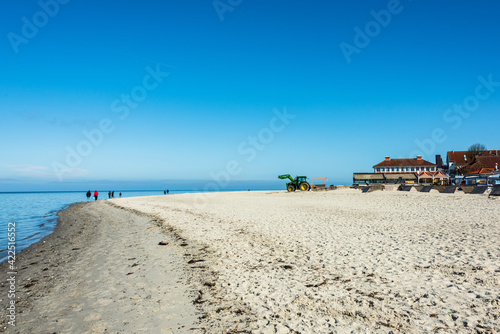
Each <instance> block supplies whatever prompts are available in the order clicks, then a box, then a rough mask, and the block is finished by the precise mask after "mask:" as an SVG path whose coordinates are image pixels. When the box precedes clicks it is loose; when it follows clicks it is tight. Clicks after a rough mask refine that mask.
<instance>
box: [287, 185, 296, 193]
mask: <svg viewBox="0 0 500 334" xmlns="http://www.w3.org/2000/svg"><path fill="white" fill-rule="evenodd" d="M286 190H288V192H289V193H291V192H294V191H295V186H294V185H293V184H290V185H289V186H288V187H287V188H286Z"/></svg>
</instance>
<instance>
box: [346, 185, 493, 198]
mask: <svg viewBox="0 0 500 334" xmlns="http://www.w3.org/2000/svg"><path fill="white" fill-rule="evenodd" d="M412 187H415V189H417V191H419V192H421V193H428V192H430V191H431V190H432V189H436V190H437V191H439V192H440V193H443V194H453V193H455V191H456V190H457V189H458V188H459V187H458V186H438V185H427V186H424V185H416V186H413V185H403V184H402V185H400V186H399V188H398V190H399V191H410V190H411V189H412ZM352 188H354V189H361V192H363V193H369V192H372V191H375V190H384V185H383V184H375V185H371V186H364V187H361V188H359V185H358V184H355V185H353V187H352ZM460 189H461V190H462V191H463V192H464V193H466V194H472V195H481V194H484V193H485V192H486V189H488V187H487V186H484V185H479V186H461V187H460ZM489 196H500V185H495V186H493V189H492V190H491V192H490V194H489ZM489 196H488V197H489Z"/></svg>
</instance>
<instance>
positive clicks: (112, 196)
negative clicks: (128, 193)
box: [87, 190, 122, 202]
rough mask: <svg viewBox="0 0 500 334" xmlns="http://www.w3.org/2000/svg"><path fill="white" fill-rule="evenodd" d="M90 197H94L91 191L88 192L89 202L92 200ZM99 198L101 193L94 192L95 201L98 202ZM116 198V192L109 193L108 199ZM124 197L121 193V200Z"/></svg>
mask: <svg viewBox="0 0 500 334" xmlns="http://www.w3.org/2000/svg"><path fill="white" fill-rule="evenodd" d="M90 197H92V193H91V192H90V190H89V191H87V202H88V201H89V200H90ZM98 197H99V192H98V191H97V190H96V191H94V200H95V201H97V198H98ZM114 197H115V192H114V191H110V192H108V198H114ZM121 197H122V193H120V198H121Z"/></svg>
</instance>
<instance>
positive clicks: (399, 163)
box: [373, 159, 437, 168]
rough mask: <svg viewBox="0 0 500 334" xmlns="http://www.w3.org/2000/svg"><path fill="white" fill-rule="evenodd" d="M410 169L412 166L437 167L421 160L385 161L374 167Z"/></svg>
mask: <svg viewBox="0 0 500 334" xmlns="http://www.w3.org/2000/svg"><path fill="white" fill-rule="evenodd" d="M406 166H408V167H412V166H437V165H436V164H433V163H432V162H429V161H426V160H422V159H420V160H419V159H388V160H387V159H386V160H384V161H382V162H380V163H378V164H376V165H375V166H373V168H376V167H406Z"/></svg>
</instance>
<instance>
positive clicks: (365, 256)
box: [0, 189, 500, 333]
mask: <svg viewBox="0 0 500 334" xmlns="http://www.w3.org/2000/svg"><path fill="white" fill-rule="evenodd" d="M499 216H500V203H499V202H498V201H497V200H495V199H489V198H487V196H484V195H465V194H440V193H427V194H422V193H417V192H412V193H402V192H391V191H386V192H372V193H367V194H362V193H361V192H360V191H359V190H350V189H345V190H335V191H329V192H311V193H300V192H297V193H293V194H289V193H286V192H285V191H267V192H266V191H259V192H257V191H252V192H247V191H241V192H231V193H222V192H218V193H199V194H193V193H190V194H179V195H175V196H163V195H159V196H152V197H135V198H121V199H117V198H115V199H112V200H106V201H97V202H92V203H78V204H73V205H71V206H70V207H69V208H68V209H66V210H64V211H62V212H61V218H60V223H59V224H58V226H57V227H56V229H55V231H54V233H52V234H51V235H49V236H48V237H46V238H45V239H44V240H43V241H42V242H40V243H37V244H35V245H33V246H35V247H31V246H30V248H28V249H25V250H23V252H21V253H20V254H18V256H19V259H17V260H18V263H19V264H20V266H21V267H23V266H25V267H26V268H23V269H22V270H21V271H20V273H19V275H18V287H19V288H20V291H19V296H20V297H21V299H23V298H24V299H26V300H27V302H24V301H20V302H19V304H18V307H19V310H20V311H22V313H21V312H20V313H18V314H17V315H18V317H19V318H18V321H24V322H25V323H24V324H20V325H19V326H17V327H16V328H15V329H14V330H13V328H9V330H11V331H10V332H11V333H17V332H18V330H19V333H20V332H21V331H20V330H21V329H25V332H33V333H36V332H37V331H39V332H40V333H42V332H55V331H57V332H58V333H60V332H63V333H64V332H71V329H72V327H71V326H72V324H73V323H76V324H77V326H79V327H76V328H78V329H79V328H85V329H86V331H90V332H92V331H95V332H102V331H104V330H105V329H107V331H120V330H122V331H126V332H130V331H134V329H136V330H139V329H141V328H142V329H144V328H149V327H147V326H153V327H151V328H154V329H155V330H156V332H162V329H163V332H166V333H171V332H174V333H185V332H186V333H198V332H200V333H220V332H252V333H253V332H256V333H276V332H277V333H285V332H290V331H300V332H318V333H329V332H333V333H365V332H366V331H367V330H369V331H371V332H374V333H390V332H393V333H403V332H404V333H420V332H433V331H437V332H440V331H444V332H461V333H462V332H463V333H476V332H477V331H482V332H485V333H488V332H495V331H500V322H499V320H498V317H497V318H495V314H498V312H499V311H500V294H499V292H498V286H499V284H500V283H499V282H500V249H499V248H498V245H499V244H500V222H499V221H498V217H499ZM82 224H83V225H82ZM59 227H60V228H59ZM159 241H166V242H167V243H168V245H165V246H160V245H158V242H159ZM95 247H100V249H101V250H102V251H99V250H96V249H95ZM25 251H27V252H26V254H25V253H24V252H25ZM99 252H100V254H99ZM131 252H135V253H134V255H130V254H131ZM104 254H105V256H103V255H104ZM166 255H167V256H166ZM130 259H133V260H130ZM161 266H164V267H163V269H161V270H160V271H158V270H159V267H161ZM0 268H1V270H2V272H1V273H0V278H1V279H2V285H1V286H2V289H3V291H5V289H6V288H5V283H3V282H5V280H4V276H5V270H4V264H2V265H0ZM128 273H132V274H130V275H127V274H128ZM138 274H139V275H138ZM96 275H97V276H98V277H95V276H96ZM172 275H174V276H175V275H177V276H175V278H174V279H171V278H172V277H171V276H172ZM134 280H137V281H134ZM109 282H112V283H113V284H110V283H109ZM132 283H134V284H132ZM138 283H140V284H139V285H137V284H138ZM117 284H118V286H119V288H116V286H117ZM148 287H149V288H148ZM172 287H176V288H172ZM141 289H143V290H141ZM146 290H147V292H146ZM173 290H175V291H176V293H177V295H176V296H177V297H172V296H170V297H171V298H170V297H169V298H167V299H168V300H169V302H170V303H173V304H172V305H170V306H168V305H167V304H161V307H160V306H159V305H158V303H155V302H153V303H151V300H153V299H156V296H165V295H166V294H168V293H171V292H172V291H173ZM75 291H79V293H76V292H75ZM40 293H41V294H42V296H40V295H39V294H40ZM148 296H149V298H148ZM24 299H23V300H24ZM159 299H162V300H163V298H160V297H158V300H159ZM174 301H175V302H174ZM4 302H5V298H4V296H2V303H4ZM4 304H5V303H4ZM58 305H61V306H58ZM118 305H120V307H117V306H118ZM93 309H95V310H99V312H96V311H92V310H93ZM123 310H127V312H128V313H124V311H123ZM141 312H144V313H143V314H144V315H149V318H148V319H147V323H140V321H141V319H136V320H135V321H128V320H126V319H124V314H126V315H127V317H128V318H130V317H131V316H130V315H131V314H136V313H138V314H140V313H141ZM165 317H167V318H168V317H170V319H169V320H173V319H174V320H173V321H174V322H176V321H177V323H176V324H174V325H172V324H170V325H165V324H161V323H160V322H161V321H163V320H164V319H165ZM124 321H125V322H124ZM136 321H137V322H136ZM40 322H42V326H40ZM181 323H182V324H183V325H180V326H179V325H178V324H181ZM2 324H4V323H2ZM23 326H24V327H23ZM85 326H87V327H85ZM133 326H136V327H133ZM141 326H143V327H141ZM175 326H177V327H176V328H174V327H175ZM182 326H184V327H182ZM26 329H27V331H26ZM73 329H74V328H73ZM73 331H74V330H73Z"/></svg>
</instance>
